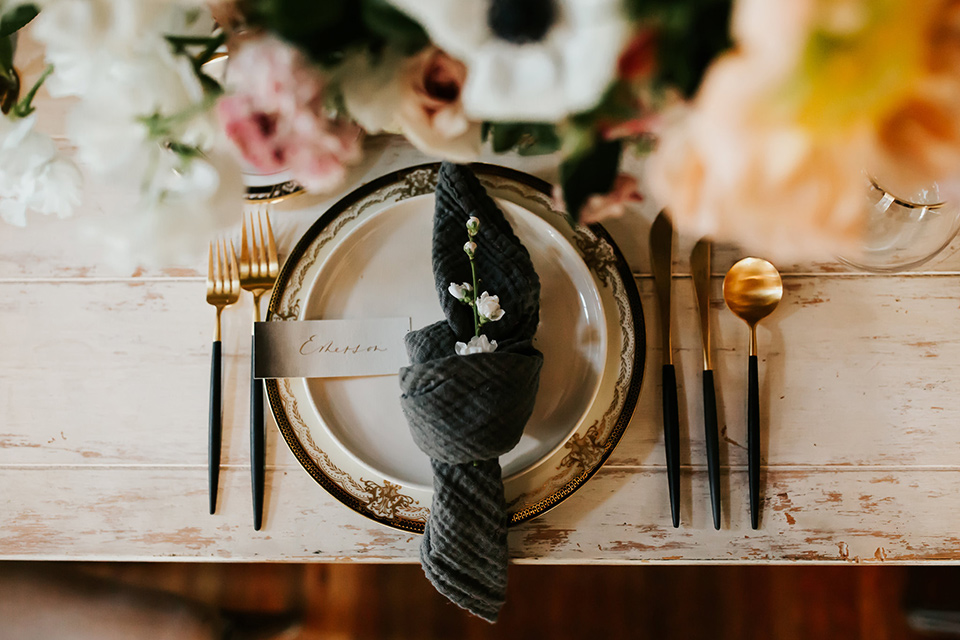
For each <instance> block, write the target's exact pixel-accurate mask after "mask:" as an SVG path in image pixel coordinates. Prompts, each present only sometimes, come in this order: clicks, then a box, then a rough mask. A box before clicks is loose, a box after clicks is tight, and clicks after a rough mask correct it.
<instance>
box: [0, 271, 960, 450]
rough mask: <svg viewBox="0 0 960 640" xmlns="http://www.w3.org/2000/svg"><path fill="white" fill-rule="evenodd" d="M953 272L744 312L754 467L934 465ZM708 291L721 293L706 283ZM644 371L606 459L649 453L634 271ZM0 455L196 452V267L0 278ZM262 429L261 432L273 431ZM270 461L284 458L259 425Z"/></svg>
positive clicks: (723, 371) (680, 287)
mask: <svg viewBox="0 0 960 640" xmlns="http://www.w3.org/2000/svg"><path fill="white" fill-rule="evenodd" d="M958 281H960V277H954V276H949V277H946V276H945V277H937V278H916V277H885V278H873V277H849V278H811V277H797V278H789V279H788V280H787V281H786V286H787V292H786V297H785V299H784V303H783V306H782V308H781V309H779V310H778V311H777V312H776V313H775V314H774V315H773V316H772V317H771V318H769V320H768V321H767V322H765V323H764V325H762V326H761V328H760V348H761V356H762V358H763V363H762V366H761V376H762V380H763V387H762V389H763V398H764V403H763V405H762V406H763V418H764V424H765V425H766V427H765V433H766V436H765V439H764V447H763V449H764V452H765V455H764V458H765V460H766V461H767V463H769V464H771V465H820V466H824V465H886V466H890V465H905V466H910V465H921V466H923V465H951V464H955V463H956V461H957V458H956V451H957V450H958V447H960V431H958V430H957V429H956V428H955V425H956V424H957V423H958V421H960V404H958V402H957V401H956V399H957V398H958V397H960V379H958V377H957V376H956V375H954V372H955V370H956V364H957V363H958V362H960V338H958V335H957V333H956V331H955V329H954V323H953V322H951V321H950V320H949V318H951V317H952V316H954V315H956V314H957V313H958V311H957V306H958V305H957V300H956V298H955V297H954V295H953V291H954V290H956V289H957V288H958V287H957V284H958ZM713 284H714V301H713V302H714V307H720V306H721V305H722V303H721V301H720V299H719V296H720V282H719V280H715V281H714V283H713ZM640 286H641V290H642V296H643V298H644V301H645V304H646V305H647V314H646V320H647V332H648V334H647V336H648V340H647V342H648V347H649V352H648V357H647V363H646V370H647V377H646V380H645V381H644V384H643V389H642V393H641V399H640V403H639V406H638V408H637V411H636V414H635V417H634V420H633V423H632V424H631V426H630V428H629V429H628V430H627V432H626V435H625V436H624V439H623V441H622V442H621V444H620V446H619V447H618V449H617V451H616V453H615V454H614V458H613V460H612V462H614V463H615V464H627V465H647V466H651V465H653V466H656V465H661V464H663V460H664V455H663V450H662V446H661V440H662V433H661V427H660V401H659V397H660V391H659V387H658V385H659V376H657V375H652V374H651V373H650V372H657V371H658V370H659V366H660V353H659V340H657V339H655V338H656V336H657V335H658V334H659V327H658V326H657V317H656V314H655V313H654V310H655V309H654V303H653V301H652V290H651V286H652V285H651V282H650V281H649V280H648V279H642V280H640ZM675 289H676V292H675V293H676V295H675V303H674V304H675V309H674V314H675V318H676V321H675V325H674V336H675V345H676V350H677V352H676V358H677V360H676V361H677V364H678V376H679V380H680V397H681V398H683V399H684V401H685V402H684V403H682V404H681V426H682V434H683V436H682V443H681V453H682V460H683V461H684V462H685V463H690V462H692V463H693V464H694V465H700V464H702V463H703V461H704V460H705V457H704V450H703V436H702V433H701V431H700V425H701V424H702V423H701V418H700V416H701V405H700V369H701V357H700V338H699V333H698V332H699V329H698V327H697V325H696V313H695V309H694V302H693V295H692V290H691V285H690V281H689V280H686V279H678V280H677V282H676V285H675ZM0 300H3V303H2V304H0V326H2V327H4V331H3V332H2V333H0V389H2V391H0V398H2V400H3V402H2V406H0V409H2V413H3V416H4V420H3V423H2V425H0V465H10V464H37V465H43V464H48V465H80V464H86V463H97V464H120V465H129V464H133V465H140V464H202V463H203V462H204V461H205V460H206V420H207V402H208V398H207V393H208V381H209V377H208V376H209V348H210V342H209V341H210V339H211V327H212V324H213V323H212V314H213V312H212V309H211V308H209V307H208V306H207V305H206V304H205V303H204V301H203V283H202V282H200V281H196V280H184V281H168V280H162V281H150V280H147V281H127V282H100V283H98V282H87V283H77V282H58V283H45V284H40V283H0ZM244 303H245V305H246V306H244V305H241V306H240V307H238V308H236V309H231V310H229V311H228V312H227V313H226V314H225V315H224V322H225V325H224V340H225V342H224V352H225V354H226V360H225V376H226V377H225V381H224V390H225V391H224V393H225V422H224V425H225V427H224V429H225V434H226V436H225V444H224V452H223V455H224V457H223V459H224V461H225V462H226V463H233V464H245V461H246V455H247V453H246V452H247V449H248V444H247V437H248V436H247V420H248V418H247V411H248V409H247V406H248V404H247V403H248V401H247V382H246V381H247V375H248V371H249V369H248V367H249V361H248V358H249V341H248V338H247V336H248V335H249V334H248V331H249V329H248V326H249V325H248V322H249V320H248V318H249V314H250V308H249V304H250V302H249V300H248V297H245V298H244ZM713 319H714V320H715V327H716V332H715V347H716V355H715V367H716V369H717V372H718V373H717V380H718V390H719V398H720V416H721V427H724V428H725V430H726V431H725V435H726V440H725V442H724V443H723V445H722V449H721V459H722V460H723V461H724V462H725V463H728V464H730V465H734V466H736V465H741V464H745V463H746V456H745V451H744V450H743V448H742V444H743V442H744V422H745V418H744V400H743V399H744V397H745V396H744V394H745V378H746V375H745V368H746V365H745V360H746V355H745V346H746V335H747V334H746V329H745V326H744V325H743V324H742V323H740V321H739V320H737V319H736V318H734V317H733V316H732V314H730V313H729V312H727V311H726V310H722V309H720V310H715V311H714V313H713ZM274 435H275V434H274ZM270 441H271V457H272V461H273V462H274V463H275V464H280V465H289V466H291V467H295V466H296V465H297V463H296V462H295V461H294V460H293V458H292V457H291V456H290V454H289V453H288V452H287V451H286V447H284V446H281V447H279V451H278V452H276V451H275V447H274V446H273V445H274V443H275V438H274V437H271V440H270Z"/></svg>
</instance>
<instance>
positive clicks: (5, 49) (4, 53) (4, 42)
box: [0, 36, 13, 77]
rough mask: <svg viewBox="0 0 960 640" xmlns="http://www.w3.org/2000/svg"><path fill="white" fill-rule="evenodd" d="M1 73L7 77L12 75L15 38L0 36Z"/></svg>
mask: <svg viewBox="0 0 960 640" xmlns="http://www.w3.org/2000/svg"><path fill="white" fill-rule="evenodd" d="M0 70H2V71H0V73H3V75H4V76H6V77H11V75H12V74H11V71H12V70H13V38H12V37H10V36H6V37H4V38H0Z"/></svg>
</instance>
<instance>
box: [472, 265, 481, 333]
mask: <svg viewBox="0 0 960 640" xmlns="http://www.w3.org/2000/svg"><path fill="white" fill-rule="evenodd" d="M470 274H471V275H472V276H473V304H472V305H470V306H471V307H473V336H474V337H479V336H480V310H479V309H477V268H476V266H474V264H473V256H470Z"/></svg>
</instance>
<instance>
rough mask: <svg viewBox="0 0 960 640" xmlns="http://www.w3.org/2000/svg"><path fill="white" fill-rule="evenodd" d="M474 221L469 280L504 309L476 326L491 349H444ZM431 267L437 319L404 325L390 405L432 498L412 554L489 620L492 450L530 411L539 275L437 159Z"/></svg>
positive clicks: (497, 524) (499, 536) (518, 430)
mask: <svg viewBox="0 0 960 640" xmlns="http://www.w3.org/2000/svg"><path fill="white" fill-rule="evenodd" d="M471 216H476V217H477V218H478V219H479V220H480V229H479V233H478V235H477V237H476V238H474V241H475V242H476V243H477V246H478V248H477V251H476V256H475V262H474V264H475V266H476V271H477V275H478V277H479V282H478V287H477V291H478V292H482V291H490V292H491V293H492V294H495V295H498V296H499V298H500V305H501V308H502V309H503V310H504V311H505V313H504V316H503V318H501V319H500V320H499V321H497V322H489V323H487V324H485V325H484V326H483V329H482V331H481V332H482V333H483V334H484V335H486V336H487V337H488V338H489V339H491V340H496V341H497V343H498V347H497V349H496V351H494V352H492V353H478V354H472V355H467V356H459V355H456V354H455V351H454V348H455V344H456V343H457V342H458V341H459V342H467V341H469V339H470V338H471V337H473V335H474V324H473V311H472V309H471V308H470V307H469V306H467V305H465V304H463V303H461V302H459V301H458V300H456V299H455V298H454V297H453V296H452V295H450V294H449V293H448V291H447V287H448V286H449V285H450V283H451V282H456V283H461V282H470V281H471V271H470V262H469V260H468V258H467V256H466V254H465V253H464V250H463V245H464V242H465V241H466V240H467V234H466V226H465V225H466V222H467V220H468V219H469V218H470V217H471ZM433 270H434V278H435V281H436V289H437V295H438V296H439V298H440V304H441V306H442V307H443V312H444V315H445V316H446V319H445V320H441V321H439V322H437V323H435V324H432V325H429V326H427V327H424V328H422V329H420V330H417V331H412V332H410V333H408V334H407V337H406V346H407V352H408V353H409V355H410V362H411V363H412V364H411V365H410V366H409V367H405V368H403V369H401V370H400V387H401V390H402V395H401V406H402V408H403V412H404V415H405V416H406V418H407V422H408V423H409V425H410V431H411V433H412V435H413V439H414V441H415V442H416V443H417V446H418V447H420V449H421V450H423V451H424V452H425V453H426V454H427V455H429V456H430V459H431V464H432V467H433V474H434V497H433V504H432V506H431V509H430V517H429V519H428V520H427V524H426V528H425V530H424V535H423V539H422V542H421V545H420V563H421V565H422V566H423V570H424V573H425V574H426V576H427V578H429V580H430V582H432V583H433V585H434V587H436V589H437V591H439V592H440V593H442V594H443V595H445V596H446V597H447V598H449V599H450V600H451V601H452V602H454V603H455V604H457V605H459V606H461V607H463V608H464V609H467V610H468V611H470V612H471V613H473V614H474V615H477V616H479V617H481V618H484V619H485V620H488V621H490V622H494V621H495V620H496V619H497V616H498V615H499V612H500V608H501V607H502V606H503V603H504V601H505V600H506V590H507V558H508V553H507V508H506V501H505V500H504V495H503V481H502V478H501V469H500V462H499V460H498V459H499V457H500V456H501V455H503V454H504V453H506V452H508V451H510V450H511V449H512V448H513V447H514V446H516V444H517V442H518V441H519V440H520V437H521V436H522V435H523V428H524V426H525V425H526V423H527V420H529V418H530V414H531V413H532V412H533V405H534V401H535V400H536V395H537V389H538V387H539V383H540V368H541V366H542V364H543V355H542V354H541V353H540V352H539V351H538V350H537V349H535V348H534V347H533V343H532V339H533V335H534V333H535V332H536V330H537V324H538V322H539V313H540V279H539V277H538V276H537V272H536V271H535V270H534V268H533V263H532V262H531V261H530V254H529V253H528V252H527V250H526V248H525V247H524V246H523V244H522V243H521V242H520V240H519V238H517V236H516V234H514V232H513V229H512V227H511V226H510V223H509V221H507V219H506V218H505V217H504V215H503V213H502V212H501V211H500V209H499V208H498V207H497V206H496V204H495V203H494V202H493V200H492V199H491V198H490V196H489V195H487V193H486V191H485V190H484V188H483V186H482V185H481V184H480V182H479V181H478V180H477V178H476V176H474V175H473V173H472V172H471V171H470V169H469V168H467V167H465V166H461V165H454V164H449V163H443V164H442V165H441V167H440V173H439V178H438V183H437V189H436V211H435V214H434V227H433Z"/></svg>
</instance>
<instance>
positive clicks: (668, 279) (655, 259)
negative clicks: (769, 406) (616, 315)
mask: <svg viewBox="0 0 960 640" xmlns="http://www.w3.org/2000/svg"><path fill="white" fill-rule="evenodd" d="M650 262H651V264H652V270H653V284H654V288H655V289H656V291H657V302H658V305H659V310H660V334H661V340H662V344H663V440H664V448H665V449H666V452H667V484H668V486H669V488H670V513H671V515H672V516H673V526H674V527H679V526H680V415H679V409H678V404H677V373H676V370H675V369H674V368H673V348H672V345H671V341H670V288H671V285H672V280H673V273H672V269H673V224H671V222H670V218H668V217H667V214H666V212H664V211H661V212H660V215H658V216H657V219H656V220H654V221H653V227H651V229H650Z"/></svg>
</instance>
